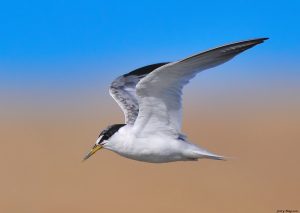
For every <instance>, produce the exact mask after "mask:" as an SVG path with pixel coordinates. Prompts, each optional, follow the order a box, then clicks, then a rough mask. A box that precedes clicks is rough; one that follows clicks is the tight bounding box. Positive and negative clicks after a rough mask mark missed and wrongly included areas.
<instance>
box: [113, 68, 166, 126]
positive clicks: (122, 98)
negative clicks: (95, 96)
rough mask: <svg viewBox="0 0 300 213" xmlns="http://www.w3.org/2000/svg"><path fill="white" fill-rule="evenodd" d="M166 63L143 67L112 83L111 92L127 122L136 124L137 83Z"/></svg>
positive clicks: (137, 109) (137, 108)
mask: <svg viewBox="0 0 300 213" xmlns="http://www.w3.org/2000/svg"><path fill="white" fill-rule="evenodd" d="M165 64H167V63H158V64H152V65H148V66H145V67H141V68H139V69H136V70H133V71H131V72H129V73H127V74H124V75H122V76H119V77H118V78H116V79H115V80H114V81H113V82H112V83H111V85H110V88H109V93H110V95H111V96H112V97H113V99H114V100H115V101H116V102H117V103H118V105H119V106H120V107H121V109H122V110H123V112H124V115H125V123H126V124H134V121H135V119H136V117H137V115H138V112H139V104H138V101H137V96H136V92H135V87H136V85H137V83H138V82H139V81H140V80H141V79H142V78H143V77H145V76H146V75H147V74H149V73H150V72H152V71H153V70H155V69H156V68H158V67H160V66H163V65H165Z"/></svg>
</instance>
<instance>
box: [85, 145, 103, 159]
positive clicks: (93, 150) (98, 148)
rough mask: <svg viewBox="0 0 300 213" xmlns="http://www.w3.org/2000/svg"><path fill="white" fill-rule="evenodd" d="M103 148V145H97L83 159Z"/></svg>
mask: <svg viewBox="0 0 300 213" xmlns="http://www.w3.org/2000/svg"><path fill="white" fill-rule="evenodd" d="M100 149H102V146H101V145H97V144H96V145H95V146H94V147H93V148H92V150H91V151H90V152H89V153H88V154H87V155H86V156H85V157H84V158H83V160H82V161H85V160H87V159H88V158H90V157H91V156H92V155H93V154H95V153H96V152H97V151H98V150H100Z"/></svg>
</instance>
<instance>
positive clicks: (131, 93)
mask: <svg viewBox="0 0 300 213" xmlns="http://www.w3.org/2000/svg"><path fill="white" fill-rule="evenodd" d="M266 39H268V38H258V39H251V40H246V41H241V42H236V43H231V44H227V45H224V46H221V47H217V48H214V49H210V50H208V51H205V52H201V53H199V54H195V55H192V56H190V57H187V58H185V59H182V60H179V61H176V62H169V63H157V64H152V65H148V66H145V67H142V68H139V69H136V70H133V71H131V72H129V73H127V74H124V75H122V76H120V77H118V78H116V79H115V80H114V81H113V82H112V83H111V85H110V88H109V93H110V95H111V96H112V97H113V98H114V100H115V101H116V102H117V103H118V105H119V106H120V107H121V109H122V110H123V112H124V115H125V124H114V125H110V126H108V127H107V128H106V129H104V130H103V131H101V133H100V135H99V137H98V138H97V140H96V143H95V145H94V146H93V148H92V149H91V151H90V152H89V153H88V154H87V155H86V156H85V157H84V160H86V159H88V158H89V157H91V156H92V155H93V154H95V153H96V152H97V151H98V150H100V149H102V148H105V149H108V150H111V151H113V152H116V153H117V154H119V155H121V156H123V157H126V158H130V159H133V160H138V161H143V162H149V163H166V162H173V161H195V160H198V159H214V160H224V159H225V158H224V157H223V156H220V155H217V154H214V153H212V152H209V151H207V150H206V149H204V148H202V147H200V146H198V145H196V144H193V143H191V142H190V141H189V139H188V138H187V136H186V135H184V134H183V133H182V132H181V123H182V103H181V98H182V90H183V87H184V86H185V85H186V84H187V83H188V82H189V81H190V80H191V79H192V78H193V77H195V76H196V74H197V73H199V72H201V71H203V70H206V69H210V68H213V67H215V66H218V65H220V64H223V63H225V62H227V61H229V60H230V59H232V58H233V57H235V56H236V55H238V54H239V53H241V52H243V51H245V50H247V49H249V48H251V47H254V46H255V45H257V44H260V43H263V42H264V41H265V40H266Z"/></svg>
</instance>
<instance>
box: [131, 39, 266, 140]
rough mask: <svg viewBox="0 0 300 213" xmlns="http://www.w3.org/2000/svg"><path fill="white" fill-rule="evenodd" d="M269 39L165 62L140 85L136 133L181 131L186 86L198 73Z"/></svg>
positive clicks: (256, 40)
mask: <svg viewBox="0 0 300 213" xmlns="http://www.w3.org/2000/svg"><path fill="white" fill-rule="evenodd" d="M264 40H266V38H259V39H252V40H247V41H241V42H237V43H232V44H228V45H224V46H221V47H217V48H214V49H210V50H208V51H205V52H202V53H199V54H196V55H193V56H190V57H188V58H185V59H183V60H180V61H177V62H173V63H168V64H166V65H163V66H161V67H159V68H157V69H156V70H154V71H153V72H151V73H150V74H148V75H147V76H146V77H145V78H143V79H142V80H141V81H140V82H139V83H138V84H137V85H136V94H137V96H138V102H139V114H138V117H137V119H136V121H135V123H134V129H135V131H136V134H139V133H145V132H147V133H150V134H151V133H154V132H155V133H156V134H158V133H159V132H164V131H166V132H168V134H170V133H174V134H175V135H178V134H180V131H181V119H182V115H181V114H182V112H181V111H182V110H181V109H182V106H181V96H182V88H183V87H184V85H186V84H187V83H188V82H189V80H190V79H192V78H193V77H194V76H195V75H196V74H197V73H198V72H200V71H203V70H205V69H209V68H213V67H215V66H217V65H220V64H223V63H225V62H227V61H229V60H230V59H232V58H233V57H234V56H236V55H238V54H239V53H241V52H243V51H245V50H247V49H249V48H251V47H253V46H255V45H257V44H260V43H262V42H263V41H264Z"/></svg>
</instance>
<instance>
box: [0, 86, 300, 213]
mask: <svg viewBox="0 0 300 213" xmlns="http://www.w3.org/2000/svg"><path fill="white" fill-rule="evenodd" d="M198 83H199V82H198ZM196 84H197V81H196V83H194V84H193V86H190V87H189V88H188V89H187V90H186V94H187V95H186V96H185V104H184V107H185V108H184V132H185V133H186V134H188V135H189V138H190V140H191V141H194V142H195V143H197V144H201V145H202V146H203V147H205V148H207V149H208V150H211V151H213V152H216V153H218V154H221V155H225V156H230V157H232V158H231V159H229V160H228V161H225V162H222V161H212V160H202V161H198V162H176V163H169V164H146V163H142V162H136V161H132V160H128V159H125V158H122V157H119V156H118V155H116V154H114V153H111V152H109V151H106V150H104V151H102V152H98V153H97V154H96V155H95V156H94V157H92V158H91V159H89V160H88V161H87V162H85V163H81V159H82V157H83V155H84V154H85V153H86V152H87V151H88V150H89V149H90V147H91V146H92V144H93V143H94V141H95V139H96V137H97V135H98V132H99V131H100V130H101V129H102V128H104V127H105V126H106V125H108V124H112V123H119V122H120V121H121V122H122V119H123V117H122V114H121V113H120V110H119V108H118V107H117V106H116V105H115V103H114V102H113V101H112V100H111V99H110V97H109V96H103V97H99V93H95V92H92V89H94V88H92V89H91V91H80V92H78V93H72V92H70V93H69V94H66V95H65V96H64V95H61V93H56V94H54V93H53V94H52V96H51V94H50V96H49V97H45V96H44V94H43V95H41V94H39V93H38V92H36V91H35V92H32V94H31V95H29V94H30V93H26V92H24V91H23V92H22V91H14V92H13V91H9V93H3V94H1V98H2V99H1V100H3V102H2V105H1V114H0V116H1V123H0V128H1V135H0V140H1V147H0V152H1V153H0V168H1V182H0V189H1V192H0V193H1V194H0V212H5V213H17V212H22V213H40V212H43V213H53V212H72V213H79V212H131V213H134V212H174V213H175V212H276V210H278V209H294V210H300V194H299V191H300V181H299V180H300V169H299V162H300V155H299V150H300V134H299V127H300V113H299V107H300V104H299V103H300V101H299V97H298V96H299V95H298V94H299V93H298V91H299V88H298V87H286V86H285V84H284V85H275V86H274V85H273V87H272V88H269V87H267V86H266V87H260V88H256V89H255V90H251V89H249V88H250V87H249V88H248V89H247V88H246V89H245V88H244V89H242V90H239V91H237V90H236V89H234V88H230V87H231V86H230V85H231V84H230V83H228V82H227V84H226V85H225V84H224V87H229V89H228V90H223V89H222V88H218V89H214V90H212V88H213V86H211V88H200V87H198V86H196ZM294 85H296V84H294ZM239 86H241V85H235V87H239ZM274 88H276V89H274ZM98 89H99V88H98ZM196 89H199V90H198V91H199V92H197V94H196V93H193V91H195V90H196ZM207 91H210V93H209V94H207ZM54 100H56V101H54ZM57 100H58V101H57Z"/></svg>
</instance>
